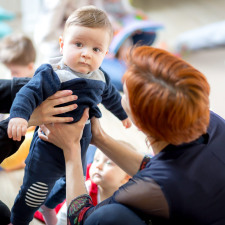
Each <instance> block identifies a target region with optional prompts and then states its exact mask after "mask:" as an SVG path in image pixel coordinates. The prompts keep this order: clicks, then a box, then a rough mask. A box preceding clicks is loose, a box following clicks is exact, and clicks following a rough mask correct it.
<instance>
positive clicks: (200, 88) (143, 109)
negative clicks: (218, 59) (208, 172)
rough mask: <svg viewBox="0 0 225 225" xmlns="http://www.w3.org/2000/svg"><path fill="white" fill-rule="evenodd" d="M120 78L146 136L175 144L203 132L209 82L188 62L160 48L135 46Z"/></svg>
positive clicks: (136, 119) (136, 120)
mask: <svg viewBox="0 0 225 225" xmlns="http://www.w3.org/2000/svg"><path fill="white" fill-rule="evenodd" d="M123 81H124V82H125V83H126V87H127V91H128V96H129V103H130V108H131V113H132V117H133V118H134V120H135V123H136V124H137V126H138V127H139V128H140V129H141V130H142V131H143V132H144V133H145V134H147V136H151V137H154V138H155V139H156V140H161V141H166V142H168V143H171V144H174V145H178V144H181V143H185V142H186V143H187V142H190V141H193V140H195V139H197V138H198V137H200V136H201V135H202V134H204V133H205V132H206V130H207V127H208V124H209V90H210V88H209V84H208V82H207V80H206V78H205V76H204V75H203V74H202V73H200V72H199V71H198V70H196V69H195V68H193V67H192V66H191V65H190V64H188V63H187V62H185V61H183V60H182V59H180V58H178V57H176V56H174V55H172V54H171V53H169V52H167V51H164V50H161V49H157V48H153V47H149V46H142V47H135V48H134V49H132V50H131V52H130V55H129V56H128V69H127V71H126V73H125V74H124V77H123Z"/></svg>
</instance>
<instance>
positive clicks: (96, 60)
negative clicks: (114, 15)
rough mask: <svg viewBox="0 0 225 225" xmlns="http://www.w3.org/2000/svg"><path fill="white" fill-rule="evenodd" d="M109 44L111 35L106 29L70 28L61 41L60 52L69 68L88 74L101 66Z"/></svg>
mask: <svg viewBox="0 0 225 225" xmlns="http://www.w3.org/2000/svg"><path fill="white" fill-rule="evenodd" d="M109 42H110V35H109V32H107V30H106V29H103V28H89V27H82V26H70V27H69V28H67V30H66V31H65V33H64V37H62V38H61V39H60V51H61V53H62V54H63V60H64V63H65V64H66V65H67V66H69V67H70V68H71V69H72V70H74V71H77V72H79V73H83V74H88V73H89V72H91V71H95V70H96V69H98V68H99V67H100V66H101V64H102V61H103V59H104V57H105V55H106V53H107V51H108V47H109Z"/></svg>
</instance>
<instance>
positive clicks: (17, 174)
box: [0, 0, 225, 225]
mask: <svg viewBox="0 0 225 225" xmlns="http://www.w3.org/2000/svg"><path fill="white" fill-rule="evenodd" d="M44 2H47V4H51V2H52V1H44V0H32V1H31V0H7V1H5V0H0V8H2V9H4V10H7V13H8V16H9V17H8V19H6V18H4V16H3V17H2V16H0V31H1V29H2V30H3V34H2V36H4V32H5V33H14V32H23V33H24V34H26V35H27V36H28V37H30V39H31V40H32V41H33V42H34V45H35V48H36V51H37V59H36V62H35V64H36V67H38V66H39V65H40V64H41V63H42V62H43V58H44V55H43V51H42V50H43V48H42V47H41V44H42V43H40V42H38V41H37V40H36V39H38V38H37V36H35V35H38V33H37V31H36V26H37V22H38V21H40V17H41V16H42V13H43V4H44ZM55 2H58V0H55ZM63 2H64V3H65V2H67V0H64V1H63ZM130 2H131V4H132V6H133V7H134V8H137V9H140V10H141V11H142V12H143V13H144V14H145V15H147V17H148V20H150V21H153V22H156V23H159V24H161V25H162V26H163V28H162V29H159V30H157V31H156V37H155V40H154V42H153V43H152V46H155V47H159V48H163V49H166V50H168V51H170V52H172V53H174V54H176V55H177V56H178V57H182V58H183V59H185V60H186V61H188V62H189V63H190V64H192V65H193V66H194V67H196V69H198V70H200V71H201V72H202V73H203V74H205V76H206V77H207V79H208V82H209V84H210V87H211V92H210V108H211V109H212V110H213V111H214V112H216V113H218V114H219V115H221V116H222V117H223V118H225V106H224V102H225V13H224V9H225V1H224V0H132V1H130ZM69 7H72V6H68V8H67V9H69ZM41 10H42V11H41ZM1 12H2V11H1V10H0V14H1ZM11 13H12V14H11ZM2 14H3V15H4V11H3V13H2ZM10 15H11V17H10ZM56 22H57V20H55V23H56ZM55 23H54V22H53V23H52V26H54V24H55ZM39 29H40V32H42V31H43V32H44V27H43V28H42V27H40V28H39ZM0 41H1V36H0ZM57 41H58V40H57ZM44 50H46V52H47V48H46V47H44ZM0 78H10V73H9V71H8V69H7V68H6V67H5V66H4V65H3V64H0ZM102 111H103V118H102V119H101V122H102V124H103V127H104V129H105V130H106V131H108V132H109V133H110V134H111V135H112V136H114V137H115V138H118V139H121V138H122V137H123V139H124V140H126V141H129V142H130V143H133V145H134V146H135V147H136V148H137V149H138V150H140V149H141V151H149V149H148V148H147V147H146V145H145V137H143V135H142V134H140V133H139V132H138V131H137V130H136V128H135V127H132V129H130V130H124V128H122V127H121V124H119V122H118V121H117V120H116V119H115V118H114V117H112V116H111V114H110V113H109V112H107V111H105V110H104V108H102ZM118 128H119V129H120V130H121V132H118ZM134 136H135V137H136V138H135V139H136V140H137V143H134V141H133V137H134ZM22 177H23V170H17V171H14V172H10V173H7V172H4V171H1V172H0V199H1V200H2V201H3V202H5V203H6V204H7V205H8V206H9V207H11V206H12V204H13V201H14V198H15V196H16V195H17V192H18V190H19V186H20V185H21V182H22ZM38 224H41V223H39V222H38V221H37V220H33V221H32V223H31V225H38Z"/></svg>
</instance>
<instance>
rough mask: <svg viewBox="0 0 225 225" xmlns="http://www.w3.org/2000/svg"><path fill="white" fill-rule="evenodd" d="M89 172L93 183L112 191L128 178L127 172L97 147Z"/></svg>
mask: <svg viewBox="0 0 225 225" xmlns="http://www.w3.org/2000/svg"><path fill="white" fill-rule="evenodd" d="M89 173H90V178H91V180H92V181H93V182H94V183H96V184H97V185H99V186H100V187H101V188H104V189H108V190H109V189H110V190H113V191H115V190H117V189H118V188H119V187H120V186H121V185H122V184H124V183H125V182H126V181H127V180H128V178H127V174H126V173H125V172H124V171H123V170H122V169H121V168H120V167H119V166H117V165H116V164H115V163H114V162H113V161H112V160H111V159H109V158H108V157H107V156H106V155H105V154H104V153H102V152H101V151H100V150H99V149H97V150H96V152H95V156H94V160H93V163H92V164H91V167H90V171H89Z"/></svg>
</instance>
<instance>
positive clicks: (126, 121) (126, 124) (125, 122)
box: [122, 118, 132, 128]
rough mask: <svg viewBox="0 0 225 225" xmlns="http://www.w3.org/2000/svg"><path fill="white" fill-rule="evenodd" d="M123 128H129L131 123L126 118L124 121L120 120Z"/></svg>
mask: <svg viewBox="0 0 225 225" xmlns="http://www.w3.org/2000/svg"><path fill="white" fill-rule="evenodd" d="M122 123H123V126H124V127H126V128H130V127H131V125H132V123H131V120H130V119H129V118H126V119H125V120H122Z"/></svg>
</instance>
